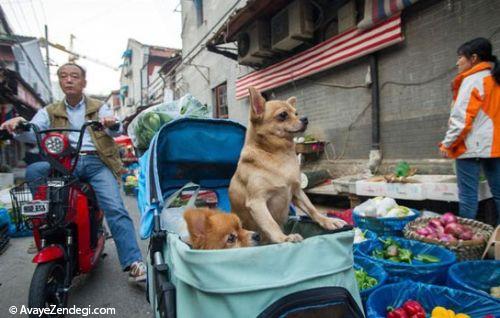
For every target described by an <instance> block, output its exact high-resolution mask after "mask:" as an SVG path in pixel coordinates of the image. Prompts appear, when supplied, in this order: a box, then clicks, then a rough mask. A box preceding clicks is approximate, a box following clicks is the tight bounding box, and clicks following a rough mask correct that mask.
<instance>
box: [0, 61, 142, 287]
mask: <svg viewBox="0 0 500 318" xmlns="http://www.w3.org/2000/svg"><path fill="white" fill-rule="evenodd" d="M57 75H58V77H59V84H60V86H61V89H62V91H63V92H64V94H65V99H64V100H63V101H60V102H56V103H53V104H51V105H49V106H47V107H45V108H43V109H41V110H39V111H38V113H37V114H36V115H35V116H34V117H33V119H32V120H31V123H33V124H35V125H36V126H37V127H38V129H40V130H44V129H49V128H59V127H68V128H72V129H80V128H81V126H82V125H83V124H84V122H85V121H87V120H99V121H100V122H101V123H102V124H103V126H104V127H105V129H104V132H96V131H93V130H91V129H88V130H87V131H86V133H85V135H84V137H83V142H82V148H81V152H80V155H81V157H80V159H79V161H78V165H77V167H76V169H75V172H74V173H75V175H76V176H78V177H79V178H80V179H82V180H84V181H86V182H89V183H90V184H91V185H92V187H93V188H94V191H95V193H96V197H97V202H98V204H99V206H100V208H101V209H102V210H103V211H104V214H105V216H106V220H107V222H108V225H109V228H110V230H111V234H112V235H113V238H114V240H115V243H116V249H117V251H118V257H119V259H120V263H121V266H122V268H123V270H124V271H129V277H130V279H131V280H134V281H137V282H138V281H144V280H145V279H146V266H145V264H144V263H143V261H142V256H141V251H140V250H139V247H138V245H137V240H136V236H135V230H134V224H133V222H132V219H131V218H130V216H129V215H128V212H127V210H126V209H125V206H124V204H123V200H122V198H121V195H120V188H119V185H118V182H117V179H116V178H117V177H118V176H119V173H120V170H121V161H120V157H119V155H118V148H117V146H116V145H115V143H114V140H113V138H112V137H113V136H117V135H119V134H120V133H121V127H120V128H118V129H116V128H115V129H116V130H112V128H114V127H116V126H117V125H116V118H115V117H114V116H113V112H112V110H111V108H110V107H109V106H108V105H106V104H102V103H101V102H99V101H97V100H94V99H91V98H89V97H87V96H85V95H84V94H83V90H84V88H85V86H86V84H87V82H86V79H85V69H83V68H82V67H81V66H79V65H77V64H73V63H67V64H64V65H62V66H61V67H60V68H59V70H58V72H57ZM24 120H25V119H24V118H22V117H16V118H12V119H10V120H8V121H6V122H5V123H3V124H2V126H1V127H0V129H7V130H8V131H9V132H11V133H14V134H15V129H16V127H17V125H18V124H19V123H20V122H21V121H24ZM78 135H79V133H76V132H74V133H73V132H70V133H69V136H68V137H69V139H70V142H71V145H72V146H73V147H76V144H77V142H78ZM15 138H16V139H18V140H20V141H23V142H33V141H34V139H35V136H34V134H33V132H27V133H22V134H15ZM48 173H49V163H48V162H45V161H42V162H36V163H34V164H32V165H30V166H28V168H27V170H26V179H27V180H28V181H33V180H37V179H38V178H41V177H46V176H47V175H48Z"/></svg>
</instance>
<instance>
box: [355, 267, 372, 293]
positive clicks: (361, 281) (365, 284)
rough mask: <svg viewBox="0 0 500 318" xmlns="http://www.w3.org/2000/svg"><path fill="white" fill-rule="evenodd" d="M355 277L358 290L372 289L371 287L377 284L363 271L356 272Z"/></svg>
mask: <svg viewBox="0 0 500 318" xmlns="http://www.w3.org/2000/svg"><path fill="white" fill-rule="evenodd" d="M354 275H355V276H356V281H357V282H358V287H359V289H360V290H364V289H368V288H372V287H373V286H375V285H377V284H378V281H377V279H375V278H373V277H371V276H369V275H368V273H367V272H366V271H365V270H364V269H360V270H356V271H355V272H354Z"/></svg>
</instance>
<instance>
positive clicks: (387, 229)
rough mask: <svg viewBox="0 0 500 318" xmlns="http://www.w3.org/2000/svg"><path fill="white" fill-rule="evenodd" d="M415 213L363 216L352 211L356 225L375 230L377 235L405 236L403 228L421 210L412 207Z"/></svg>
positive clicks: (416, 216) (418, 214)
mask: <svg viewBox="0 0 500 318" xmlns="http://www.w3.org/2000/svg"><path fill="white" fill-rule="evenodd" d="M411 210H412V211H413V213H414V214H413V215H410V216H407V217H405V218H377V217H368V216H361V215H359V214H358V213H356V212H353V213H352V217H353V220H354V225H355V226H357V227H359V228H361V229H366V230H370V231H373V232H375V233H376V234H377V235H379V236H382V235H386V236H403V229H404V228H405V226H406V224H408V222H411V221H413V220H415V219H416V218H418V217H419V216H420V211H418V210H415V209H411Z"/></svg>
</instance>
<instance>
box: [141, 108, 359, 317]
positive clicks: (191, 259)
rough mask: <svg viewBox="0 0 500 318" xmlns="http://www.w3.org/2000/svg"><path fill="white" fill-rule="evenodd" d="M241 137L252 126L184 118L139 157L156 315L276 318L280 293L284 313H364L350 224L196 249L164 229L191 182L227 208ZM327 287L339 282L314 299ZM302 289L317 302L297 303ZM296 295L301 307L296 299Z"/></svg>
mask: <svg viewBox="0 0 500 318" xmlns="http://www.w3.org/2000/svg"><path fill="white" fill-rule="evenodd" d="M244 140H245V129H244V127H243V126H241V125H239V124H237V123H235V122H231V121H229V120H214V119H187V118H184V119H179V120H174V121H172V122H170V123H168V124H166V125H164V126H163V127H162V128H161V129H160V130H159V131H158V132H157V133H156V135H155V137H154V138H153V140H152V142H151V144H150V148H149V150H148V151H147V152H146V153H145V154H144V156H143V157H141V159H140V163H141V174H140V178H139V196H138V204H139V206H140V210H141V212H142V215H141V236H142V237H143V238H150V244H149V247H150V254H149V257H148V261H147V263H148V264H147V266H148V271H147V272H148V275H147V276H148V282H147V289H148V296H147V297H148V300H149V302H150V303H151V306H152V308H153V311H154V315H155V317H168V318H171V317H178V318H198V317H218V318H232V317H257V316H259V315H261V314H262V317H266V318H270V317H275V315H278V316H279V315H280V314H281V313H282V311H281V310H278V311H274V309H273V310H271V311H266V312H265V310H266V309H267V308H270V306H272V305H273V304H275V306H274V307H273V308H277V307H280V308H281V304H282V302H281V301H280V300H282V299H284V300H283V302H284V304H285V305H286V311H287V312H290V311H292V312H296V311H295V310H296V309H299V310H301V311H302V312H305V311H307V312H309V313H313V312H314V309H313V308H314V306H315V305H316V304H319V305H320V306H322V307H323V305H326V306H327V307H328V308H326V307H325V308H323V309H328V312H329V313H331V312H335V313H338V314H339V315H337V316H335V317H345V318H347V317H352V318H360V317H362V309H361V308H362V305H361V298H360V296H359V290H358V286H357V283H356V280H355V277H354V269H353V252H352V244H353V239H354V233H353V231H352V230H349V229H347V230H345V229H344V230H343V231H341V232H338V233H331V234H330V233H329V234H325V235H316V236H314V234H316V233H315V232H316V231H315V230H314V229H311V228H310V226H307V225H311V224H312V225H316V224H315V223H314V224H313V223H307V222H305V223H307V224H305V225H304V224H299V225H297V226H295V227H292V228H291V230H293V229H294V228H296V229H302V228H304V230H307V233H309V234H311V235H303V237H309V236H311V237H309V238H306V239H305V240H304V241H303V242H301V243H297V244H292V243H284V244H273V245H266V246H258V247H247V248H235V249H226V250H195V249H191V248H190V247H189V246H188V245H187V244H186V243H185V242H184V241H182V240H181V239H180V238H179V236H178V235H176V234H173V233H167V232H166V231H164V230H162V229H161V221H160V220H161V219H160V215H162V217H168V214H167V215H165V214H164V213H168V210H169V209H163V205H164V203H166V201H165V198H168V197H169V196H170V194H171V193H174V192H175V191H177V190H179V189H181V188H182V187H183V186H185V185H186V184H188V183H190V182H194V183H196V184H198V185H199V186H200V187H201V188H202V189H209V190H212V191H214V192H215V193H216V194H217V207H218V208H219V209H221V210H224V211H229V210H230V204H229V196H228V187H229V184H230V180H231V177H232V176H233V174H234V172H235V170H236V167H237V163H238V159H239V156H240V153H241V149H242V147H243V144H244ZM167 201H168V200H167ZM301 234H304V232H301ZM319 234H323V233H319ZM325 287H326V288H328V287H331V288H333V289H334V290H333V291H334V292H332V293H330V294H331V295H332V296H331V297H329V298H328V299H327V300H326V301H324V302H323V301H320V302H319V303H318V302H316V300H318V299H316V297H315V295H316V294H317V291H318V288H319V289H320V291H322V290H323V289H322V288H325ZM308 291H309V293H313V294H307V292H308ZM297 293H300V294H297ZM303 293H306V294H307V295H309V296H311V297H310V298H311V301H308V302H307V303H305V304H304V303H302V302H295V301H294V299H296V297H295V296H297V299H302V296H303V295H304V294H303ZM291 295H294V296H291ZM287 296H290V297H288V298H286V297H287ZM314 299H316V300H314ZM337 300H338V301H337ZM292 302H293V303H294V304H296V305H297V306H291V305H293V304H292ZM290 306H291V307H290ZM322 312H323V311H322ZM346 313H349V314H350V315H346Z"/></svg>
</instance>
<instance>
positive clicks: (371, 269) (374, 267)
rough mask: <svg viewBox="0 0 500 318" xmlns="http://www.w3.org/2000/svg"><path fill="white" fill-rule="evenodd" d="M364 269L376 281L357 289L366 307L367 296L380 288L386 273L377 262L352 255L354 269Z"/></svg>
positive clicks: (385, 278) (384, 280)
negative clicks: (367, 286) (364, 287)
mask: <svg viewBox="0 0 500 318" xmlns="http://www.w3.org/2000/svg"><path fill="white" fill-rule="evenodd" d="M361 268H362V269H364V270H365V271H366V273H367V274H368V275H369V276H371V277H373V278H375V279H376V280H377V281H378V283H377V285H375V286H373V287H371V288H368V289H364V290H361V289H360V291H359V294H360V295H361V300H362V302H363V306H365V309H366V301H367V300H368V296H370V294H371V293H373V292H374V291H375V290H377V289H378V288H380V287H381V286H382V285H384V284H385V282H386V280H387V273H386V272H385V270H384V268H383V267H382V266H380V265H379V264H376V263H374V262H371V261H370V260H368V259H366V258H364V257H359V256H357V257H354V269H355V270H358V269H361Z"/></svg>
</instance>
